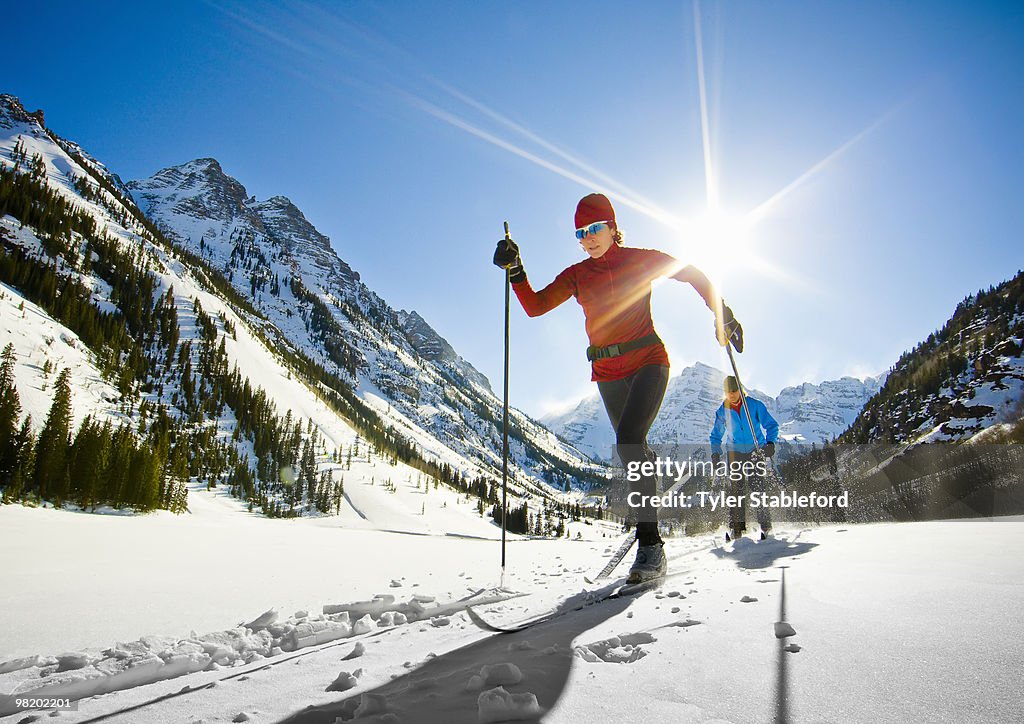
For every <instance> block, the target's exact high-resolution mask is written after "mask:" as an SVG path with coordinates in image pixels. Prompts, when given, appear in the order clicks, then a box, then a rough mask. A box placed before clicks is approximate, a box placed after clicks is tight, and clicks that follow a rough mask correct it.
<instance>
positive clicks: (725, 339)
mask: <svg viewBox="0 0 1024 724" xmlns="http://www.w3.org/2000/svg"><path fill="white" fill-rule="evenodd" d="M715 336H716V337H717V338H718V343H719V344H720V345H722V346H723V347H725V346H726V345H727V344H729V342H732V346H733V347H734V348H735V349H736V351H737V352H742V351H743V327H742V325H740V323H739V322H738V321H736V317H734V316H733V314H732V310H731V309H729V307H728V305H726V304H724V303H723V304H722V316H721V317H720V318H716V319H715Z"/></svg>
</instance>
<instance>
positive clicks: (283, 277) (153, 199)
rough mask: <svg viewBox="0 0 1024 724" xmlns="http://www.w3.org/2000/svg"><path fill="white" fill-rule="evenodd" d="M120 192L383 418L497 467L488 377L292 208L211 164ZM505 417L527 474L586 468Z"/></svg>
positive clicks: (526, 423) (539, 431)
mask: <svg viewBox="0 0 1024 724" xmlns="http://www.w3.org/2000/svg"><path fill="white" fill-rule="evenodd" d="M127 186H128V188H129V189H130V190H131V192H132V194H133V196H134V198H135V200H136V201H137V203H138V204H139V206H140V208H142V209H143V210H144V211H145V212H146V214H147V216H148V217H149V218H151V219H153V220H154V222H155V223H156V224H157V225H158V226H159V227H160V228H161V229H162V230H163V231H164V233H165V234H166V235H167V236H168V237H170V238H172V239H174V240H175V241H176V242H178V243H179V244H181V245H182V246H184V247H185V248H187V249H189V250H191V251H192V252H193V253H195V254H197V255H198V256H200V257H202V258H203V259H204V260H205V261H206V262H207V263H209V264H210V265H212V266H214V267H215V268H218V269H221V270H222V271H223V273H224V274H225V275H226V276H227V278H228V279H229V280H230V281H231V282H232V284H233V285H234V287H235V288H236V289H237V290H238V291H239V293H240V294H243V295H245V296H247V297H248V298H249V300H250V301H251V302H252V304H253V306H254V307H255V308H256V309H257V310H259V311H260V312H262V313H263V314H265V315H266V318H267V319H268V320H269V321H270V322H271V323H272V324H273V325H274V326H275V327H276V328H277V329H278V330H280V331H281V332H282V334H283V340H282V342H283V343H284V344H289V345H294V346H295V347H296V348H298V349H301V350H303V351H304V353H305V354H307V355H309V356H312V357H313V358H314V359H315V360H316V361H317V362H318V363H319V364H321V365H323V366H324V367H326V368H328V369H331V368H335V369H337V371H338V372H339V373H340V374H343V375H345V376H347V378H348V379H349V381H350V382H351V384H352V386H353V387H354V388H355V389H356V390H357V392H358V394H361V395H364V396H366V398H367V399H368V400H378V401H379V407H380V408H381V410H382V412H383V413H384V414H389V413H393V414H394V415H395V416H396V417H397V418H399V419H401V420H402V422H403V423H404V424H405V425H406V426H411V427H414V428H417V429H419V430H422V431H424V432H426V433H427V435H429V436H430V437H431V438H433V439H434V440H436V441H438V442H440V443H441V445H442V446H443V447H444V448H448V449H450V450H453V451H455V452H456V453H458V454H459V455H460V456H461V457H462V458H463V459H464V460H466V461H474V462H476V461H479V462H481V463H483V464H484V465H485V466H488V467H490V468H491V469H492V470H494V469H496V468H497V465H498V462H499V458H498V457H497V451H499V450H500V447H499V448H496V447H495V442H496V441H497V434H498V431H497V428H496V427H495V425H494V421H495V420H497V419H499V418H498V407H497V405H498V400H497V399H496V398H495V397H494V395H493V393H492V392H491V387H490V383H489V382H488V380H487V379H486V377H485V376H484V375H483V374H481V373H480V372H479V371H478V370H476V369H475V368H474V367H473V366H472V365H471V364H469V363H468V362H466V361H465V360H464V359H463V358H462V357H460V356H459V355H458V354H457V353H456V352H455V350H454V349H452V347H451V345H450V344H448V342H447V341H445V340H444V338H443V337H441V336H440V335H439V334H438V333H437V332H436V331H435V330H434V329H433V328H431V327H430V325H429V324H428V323H427V322H426V321H425V320H424V319H423V318H422V317H421V316H420V315H419V314H417V313H416V312H415V311H411V312H406V311H396V310H394V309H393V308H392V307H390V306H389V305H388V304H387V302H386V301H385V300H383V299H381V298H380V297H379V296H378V295H377V294H375V293H374V292H373V291H372V290H370V289H369V288H368V287H366V285H365V284H363V283H362V282H361V281H360V277H359V274H358V273H357V272H355V271H353V270H352V268H351V267H350V266H349V265H348V264H346V263H345V262H344V261H343V260H342V259H341V258H340V257H339V256H338V255H337V254H336V253H335V251H334V249H333V248H332V246H331V241H330V240H329V239H328V238H327V237H326V236H325V235H323V234H321V233H320V232H319V231H317V230H316V228H315V227H314V226H313V225H312V224H311V223H310V222H309V221H308V220H307V219H306V217H305V216H304V215H303V214H302V212H301V211H300V210H299V209H298V208H297V207H296V206H295V205H294V204H293V203H292V202H291V201H289V200H288V199H287V198H285V197H284V196H274V197H271V198H269V199H267V200H265V201H257V200H256V199H255V198H254V197H250V196H248V194H247V192H246V190H245V188H244V187H243V186H242V184H241V183H240V182H239V181H237V180H236V179H234V178H232V177H230V176H229V175H227V174H226V173H225V172H224V170H223V169H222V168H221V166H220V164H219V163H218V162H217V161H216V160H214V159H212V158H203V159H197V160H195V161H191V162H189V163H186V164H182V165H180V166H175V167H172V168H166V169H163V170H161V171H158V172H157V173H156V174H154V175H153V176H152V177H150V178H148V179H144V180H139V181H131V182H129V183H128V184H127ZM353 243H358V242H357V241H353V240H345V241H343V242H341V246H342V247H343V246H344V245H345V244H353ZM514 417H515V419H514V423H515V426H516V428H517V431H516V432H515V433H514V437H515V439H514V440H513V442H512V452H513V456H514V458H515V459H516V462H517V464H519V465H521V466H522V467H523V468H524V469H525V470H526V471H529V473H531V474H534V475H536V474H540V473H542V472H545V471H547V470H549V469H550V468H552V467H561V468H563V469H564V471H569V470H573V469H578V468H580V467H581V466H582V467H586V463H585V462H584V461H583V460H582V459H581V456H580V455H579V453H578V452H576V451H573V450H571V449H568V448H567V447H566V446H565V445H564V444H563V443H561V442H559V441H558V440H557V439H556V438H555V437H554V436H553V435H551V434H550V433H549V432H548V431H547V430H545V429H544V428H543V427H542V426H540V425H538V424H537V423H535V422H534V421H532V420H530V419H529V418H528V417H526V416H525V415H522V414H519V413H514ZM422 444H424V445H425V446H427V445H433V446H434V447H436V444H435V443H428V442H427V441H424V442H423V443H422ZM438 452H440V451H439V450H438Z"/></svg>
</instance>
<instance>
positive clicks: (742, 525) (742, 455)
mask: <svg viewBox="0 0 1024 724" xmlns="http://www.w3.org/2000/svg"><path fill="white" fill-rule="evenodd" d="M728 460H729V471H730V473H731V472H732V471H733V470H738V469H741V468H740V466H742V465H744V463H753V462H757V458H755V457H754V453H752V452H739V451H736V450H729V451H728ZM750 468H751V466H750V465H748V466H747V467H746V470H748V471H749V470H750ZM737 477H738V478H739V479H738V480H737V479H733V477H732V475H730V477H729V484H730V487H731V489H732V490H731V493H730V494H731V495H735V496H737V497H738V498H740V496H742V497H741V498H740V500H741V504H740V505H737V506H733V507H731V508H729V527H730V528H732V530H733V531H734V532H736V533H742V532H743V531H745V530H746V529H747V509H748V508H749V505H748V500H749V498H750V493H751V492H758V493H763V492H765V491H766V487H765V486H766V484H767V481H766V480H765V478H764V476H763V475H759V474H758V473H757V472H751V473H750V474H749V475H744V476H737ZM757 524H758V525H759V526H760V527H761V530H768V529H770V528H771V527H772V511H771V508H768V507H765V506H763V505H762V506H759V507H758V508H757Z"/></svg>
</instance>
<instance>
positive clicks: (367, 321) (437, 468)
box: [0, 95, 601, 534]
mask: <svg viewBox="0 0 1024 724" xmlns="http://www.w3.org/2000/svg"><path fill="white" fill-rule="evenodd" d="M0 171H2V172H3V174H4V175H3V184H4V186H3V193H4V195H3V196H2V197H0V202H2V204H3V206H0V208H2V209H5V211H4V212H2V213H0V273H2V275H3V278H2V279H0V281H3V282H4V284H5V286H4V288H3V290H2V294H0V305H2V306H0V309H2V312H3V318H4V322H5V325H4V329H3V332H2V335H0V348H3V347H5V346H6V345H7V344H8V343H9V342H10V343H12V345H13V346H12V349H13V354H14V357H15V360H16V365H15V369H14V375H13V379H14V382H15V383H16V387H18V388H20V393H19V394H20V397H21V409H20V414H21V415H22V416H24V415H26V414H30V415H31V416H32V420H33V425H34V429H36V430H38V429H39V427H40V426H41V424H42V421H43V420H44V419H45V418H46V416H47V409H48V406H49V404H50V401H51V397H52V393H51V394H47V390H51V389H52V388H53V384H54V382H53V378H54V377H55V376H56V374H57V372H58V371H60V370H62V369H64V368H68V369H69V370H70V372H71V388H72V400H71V406H72V408H73V410H74V419H73V423H74V425H75V426H77V424H78V423H79V422H80V421H81V420H82V419H83V417H84V416H85V415H89V416H91V417H92V418H93V419H94V420H98V421H103V420H112V421H113V422H114V423H115V424H117V423H127V424H128V425H130V426H131V427H132V428H135V429H137V430H138V435H139V436H140V438H144V439H140V442H141V443H143V444H146V445H150V446H153V447H155V448H156V449H158V450H159V455H160V457H159V459H158V460H159V462H160V464H161V465H165V466H166V467H165V469H164V473H163V478H162V479H164V480H169V479H171V478H175V479H177V481H178V483H176V484H177V485H179V486H180V485H182V484H184V483H186V482H188V479H189V477H191V479H192V481H193V482H194V481H195V480H196V476H197V475H198V476H199V477H200V479H201V480H202V481H203V482H207V483H210V484H215V483H219V482H223V483H227V484H228V485H230V487H231V489H232V491H233V492H235V493H236V494H238V495H243V493H244V495H245V497H246V498H247V499H248V500H250V502H252V503H253V504H255V505H258V506H260V507H261V508H262V509H263V510H264V511H268V510H269V511H272V512H273V513H274V514H284V513H287V514H295V513H296V512H298V511H313V510H314V509H315V510H317V511H319V512H320V513H326V512H333V513H336V514H339V515H341V516H342V517H343V518H345V519H346V520H351V521H352V522H353V524H355V525H361V526H367V525H369V526H370V527H386V528H394V529H402V530H415V531H424V530H439V529H446V530H459V531H462V532H467V533H468V532H471V533H474V534H482V533H486V532H487V531H488V530H490V529H491V528H492V526H490V524H489V522H486V521H482V520H481V519H480V517H479V513H478V509H479V510H482V509H483V508H484V506H485V504H486V506H487V507H489V505H490V502H491V501H492V500H493V495H494V494H493V488H492V487H491V486H493V484H494V482H495V481H496V480H497V479H498V478H499V475H498V471H499V470H500V459H501V458H500V454H501V445H500V433H499V425H500V408H501V404H500V401H499V400H497V399H496V398H495V397H494V395H493V393H492V392H491V390H490V386H489V383H488V381H487V380H486V378H485V377H484V376H483V375H482V374H480V373H479V372H478V371H477V370H475V369H474V368H473V367H472V365H470V364H469V363H468V362H466V361H465V360H464V359H462V358H461V357H460V356H459V355H458V354H457V352H456V351H455V350H454V349H452V347H451V345H449V344H448V343H447V342H446V341H445V340H444V339H443V338H442V337H441V336H440V335H438V334H437V332H436V331H435V330H433V329H432V328H431V327H430V325H429V324H428V323H427V322H426V321H425V320H424V319H422V317H421V316H420V315H418V314H417V313H416V312H405V311H401V312H399V311H395V310H394V309H392V308H391V307H390V306H389V305H388V304H387V303H386V302H385V301H384V300H383V299H381V298H380V297H379V296H377V295H376V294H374V293H373V292H372V291H371V290H370V289H368V288H367V287H366V286H365V285H364V284H363V283H362V282H361V281H360V278H359V275H358V273H357V272H355V271H354V270H352V269H351V267H349V266H348V265H347V264H346V263H345V262H344V261H342V260H341V259H340V258H339V257H338V256H337V254H336V253H335V252H334V250H333V248H332V247H331V243H330V241H329V240H328V238H327V237H326V236H324V235H323V234H320V233H319V232H318V231H317V230H316V229H315V227H314V226H313V225H312V224H311V223H310V222H309V220H307V219H306V218H305V216H304V215H303V214H302V212H301V211H300V210H299V209H298V208H296V207H295V205H294V204H292V203H291V202H290V201H289V200H288V199H286V198H285V197H283V196H274V197H271V198H270V199H267V200H265V201H257V200H255V199H254V198H250V197H248V195H247V194H246V192H245V189H244V187H243V186H242V184H240V183H239V182H238V181H236V180H235V179H232V178H231V177H229V176H227V175H226V174H225V173H224V172H223V170H222V169H221V168H220V166H219V164H218V163H217V162H216V161H214V160H213V159H200V160H197V161H193V162H190V163H188V164H184V165H182V166H179V167H174V168H170V169H165V170H163V171H161V172H160V173H158V174H156V175H155V176H154V177H153V178H151V179H148V180H146V181H142V182H135V183H132V184H127V185H126V184H123V183H122V182H121V180H120V179H119V178H118V177H117V176H116V175H114V174H113V173H111V172H110V171H108V170H107V169H106V168H105V167H104V166H103V165H102V164H101V163H100V162H99V161H97V160H95V159H94V158H92V157H91V156H89V155H88V154H87V153H86V152H85V151H84V150H83V149H82V148H81V147H80V146H78V145H77V144H75V143H73V142H70V141H67V140H66V139H63V138H61V137H59V136H57V135H56V134H54V133H53V132H52V131H50V130H49V129H47V128H45V127H44V126H43V125H42V123H41V114H29V113H27V112H26V111H25V109H24V108H23V107H22V106H21V104H20V102H19V101H18V100H17V99H16V98H14V97H13V96H6V95H5V96H0ZM129 191H130V193H131V194H132V195H134V199H133V198H131V197H130V196H128V193H129ZM136 199H137V202H136ZM140 207H142V208H144V209H145V210H146V211H148V212H149V214H151V216H150V215H147V214H146V213H143V211H142V209H140ZM40 209H42V210H45V212H46V213H37V211H38V210H40ZM349 243H354V242H349ZM16 422H17V420H16ZM512 423H513V425H512V431H511V439H510V453H511V466H510V471H511V486H510V488H511V490H510V492H511V494H512V495H513V496H514V498H519V499H520V500H522V499H532V500H534V501H537V500H538V499H539V498H546V499H551V498H553V497H554V496H556V495H557V494H559V493H560V492H561V490H562V489H563V488H566V487H568V484H569V482H571V481H572V482H579V483H585V482H586V481H587V480H588V479H591V478H594V479H596V478H599V477H601V471H600V469H599V468H596V467H595V466H594V465H593V464H592V462H591V461H589V460H587V459H586V458H585V457H584V456H583V455H581V454H580V453H579V452H578V451H575V450H573V449H572V448H570V447H569V446H567V445H566V444H564V443H563V442H561V441H559V440H557V439H556V437H555V436H554V435H553V434H552V433H551V432H549V431H548V430H546V429H545V428H544V427H543V426H541V425H539V424H538V423H536V422H535V421H533V420H531V419H530V418H528V417H527V416H525V415H523V414H522V413H520V412H518V411H513V413H512ZM69 432H70V434H72V435H73V434H74V433H75V429H74V427H73V428H72V429H71V430H70V431H69ZM300 458H301V460H300ZM300 463H301V464H300ZM279 470H280V471H281V473H280V476H279V475H278V471H279ZM348 471H351V472H348ZM0 472H3V471H0ZM7 472H8V473H10V471H7ZM424 478H425V479H428V480H429V479H434V478H439V479H441V480H443V481H444V482H447V483H449V484H452V485H454V486H456V487H457V488H458V489H459V490H463V491H465V492H467V493H471V494H473V495H475V496H476V497H477V498H479V500H476V499H474V500H473V502H467V503H466V505H453V503H455V502H456V500H457V499H456V498H455V497H454V496H453V495H449V493H446V492H444V491H441V493H439V494H438V495H437V496H430V497H429V499H427V500H424V499H423V496H424V494H425V492H426V487H427V486H426V484H424V483H423V479H424ZM400 481H401V482H404V483H405V484H404V485H402V484H399V482H400ZM0 482H2V481H0ZM545 483H552V484H554V485H556V486H557V487H556V488H552V487H551V486H550V485H547V484H545ZM0 487H2V485H0ZM179 489H180V491H181V492H182V493H184V488H183V487H181V488H179ZM435 489H436V486H435ZM414 491H415V492H414ZM449 492H453V491H449ZM460 497H461V496H460ZM449 498H451V499H449ZM467 500H468V496H467ZM282 503H284V508H285V510H282V508H281V505H282ZM289 506H291V507H289ZM466 508H469V509H470V510H466ZM539 509H540V506H539V505H536V504H535V505H533V507H532V510H533V511H538V510H539ZM456 511H461V512H456ZM350 514H351V515H350ZM474 520H475V522H474ZM478 524H479V525H478ZM480 525H482V526H483V527H480Z"/></svg>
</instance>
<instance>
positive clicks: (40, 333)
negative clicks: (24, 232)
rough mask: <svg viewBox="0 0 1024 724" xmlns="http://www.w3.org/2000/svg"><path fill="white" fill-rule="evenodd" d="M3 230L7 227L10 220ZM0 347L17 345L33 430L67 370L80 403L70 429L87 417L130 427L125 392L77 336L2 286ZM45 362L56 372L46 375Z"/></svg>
mask: <svg viewBox="0 0 1024 724" xmlns="http://www.w3.org/2000/svg"><path fill="white" fill-rule="evenodd" d="M8 220H9V219H4V220H0V225H3V226H6V223H5V222H6V221H8ZM0 328H2V329H4V330H5V333H4V335H3V336H2V337H0V348H2V347H5V346H7V344H8V343H9V342H10V343H13V344H14V354H15V355H16V357H17V359H18V360H19V364H17V365H16V366H15V370H14V373H15V385H16V387H17V390H18V397H19V401H20V402H21V415H22V417H24V416H25V415H31V416H32V427H33V429H34V430H35V431H36V432H38V431H39V430H40V429H41V428H42V426H43V423H44V422H45V421H46V414H47V413H48V412H49V410H50V406H51V405H52V404H53V391H54V383H55V382H56V380H57V375H58V374H60V371H61V370H63V369H68V370H70V372H71V386H72V389H73V390H74V391H75V392H74V395H75V401H76V404H75V405H74V407H73V408H72V424H73V425H74V426H75V427H77V426H78V425H80V424H81V422H82V420H84V419H85V417H86V416H87V415H92V416H93V418H94V419H97V420H99V421H100V422H103V421H105V420H110V421H111V422H113V423H115V424H117V423H121V422H127V421H128V419H129V418H128V417H127V415H125V414H124V413H123V412H122V411H121V410H119V409H118V407H119V402H120V401H121V393H119V392H118V391H117V389H116V388H114V387H113V386H112V385H111V384H110V383H108V382H107V381H106V380H104V379H103V376H102V375H101V374H100V372H99V370H98V369H96V365H95V362H94V360H93V357H92V354H91V353H90V352H89V349H88V347H86V346H85V344H83V343H82V341H81V340H80V339H79V338H78V335H76V334H75V333H74V332H72V331H71V330H69V329H68V328H67V327H65V326H64V325H63V324H61V323H60V322H58V321H56V320H55V319H53V318H52V317H51V316H50V315H49V314H47V313H46V312H45V311H43V310H42V309H40V308H39V307H38V306H36V305H35V304H33V303H32V302H30V301H28V300H26V299H24V298H23V297H22V296H21V295H20V294H19V293H18V292H17V290H15V289H12V288H11V287H8V286H7V285H5V284H0ZM47 363H49V365H50V366H51V368H52V370H53V371H52V372H50V373H49V374H47V373H46V372H45V368H46V365H47Z"/></svg>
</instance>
